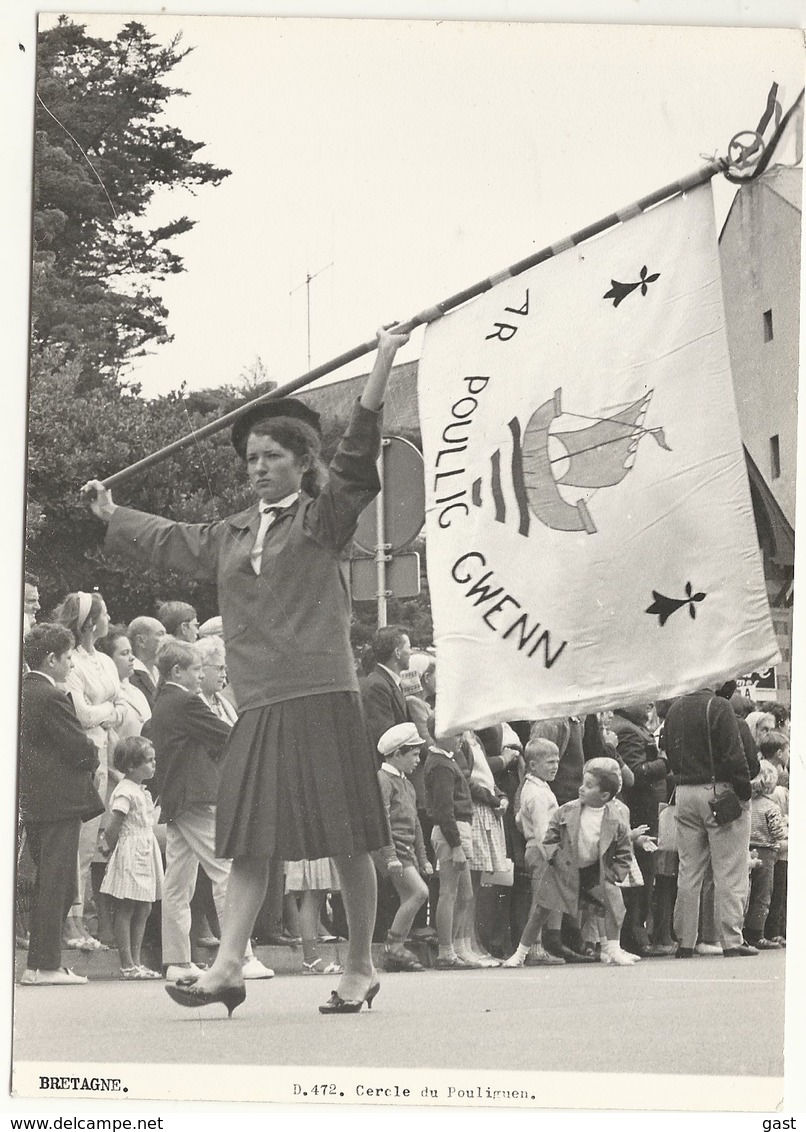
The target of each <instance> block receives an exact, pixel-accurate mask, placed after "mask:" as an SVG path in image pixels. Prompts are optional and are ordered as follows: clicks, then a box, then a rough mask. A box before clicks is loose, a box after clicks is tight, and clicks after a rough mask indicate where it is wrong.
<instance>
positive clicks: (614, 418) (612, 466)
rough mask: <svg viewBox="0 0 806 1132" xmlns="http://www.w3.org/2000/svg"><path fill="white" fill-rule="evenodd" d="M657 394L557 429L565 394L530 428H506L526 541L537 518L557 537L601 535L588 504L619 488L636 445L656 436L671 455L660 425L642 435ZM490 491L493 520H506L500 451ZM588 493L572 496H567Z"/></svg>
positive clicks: (475, 489) (477, 496)
mask: <svg viewBox="0 0 806 1132" xmlns="http://www.w3.org/2000/svg"><path fill="white" fill-rule="evenodd" d="M651 400H652V390H650V391H649V392H648V393H646V394H644V396H643V397H639V398H638V400H637V401H633V402H632V404H630V405H627V406H626V407H625V408H623V409H620V410H618V411H617V412H615V413H612V414H611V415H610V416H607V417H598V418H595V419H594V418H592V417H591V416H587V417H585V418H584V419H586V420H588V421H590V420H592V419H593V423H592V424H588V425H583V426H582V427H581V428H577V429H568V428H563V429H552V425H553V424H554V423H555V422H556V421H558V420H559V419H560V418H561V417H562V416H563V415H564V414H563V405H562V388H559V389H555V391H554V396H553V397H551V398H550V399H549V400H548V401H544V402H543V404H542V405H540V406H539V407H538V408H537V409H536V410H535V411H534V413H533V414H532V416H531V417H530V419H529V422H528V423H527V425H526V427H525V429H523V431H522V432H521V424H520V421H519V420H518V418H517V417H513V418H512V420H511V421H509V422H508V427H509V432H510V437H511V442H512V463H511V475H512V484H513V489H514V493H515V498H516V500H517V507H518V524H517V529H518V533H519V534H521V535H527V536H528V534H529V530H530V528H531V520H530V516H531V515H533V516H534V517H535V518H536V519H539V520H540V522H541V523H544V524H545V525H546V526H547V527H551V528H552V530H555V531H587V533H588V534H589V535H592V534H595V533H596V523H595V522H594V519H593V515H592V514H591V510H590V506H589V503H590V499H591V498H592V496H593V495H594V494H595V493H596V492H597V491H599V490H601V489H602V488H607V487H615V485H616V484H619V483H621V481H622V480H623V479H624V477H625V476H626V475H628V473H629V472H630V471H631V469H632V467H633V464H634V462H635V457H636V453H637V450H638V444H639V441H640V440H641V439H642V438H643V437H645V436H651V437H652V438H653V439H654V441H655V443H656V444H657V445H658V446H659V447H660V448H665V449H666V450H667V451H670V449H669V445H668V444H667V443H666V436H665V434H664V431H663V427H662V426H657V427H655V428H644V427H643V421H644V417H645V416H646V413H647V409H648V408H649V403H650V401H651ZM489 486H490V492H491V495H492V499H493V503H494V507H495V520H496V522H498V523H504V522H506V521H507V506H506V502H505V500H504V496H503V493H502V491H501V449H500V448H497V449H496V450H495V452H494V453H493V454H492V457H491V458H490V483H489ZM569 488H570V489H577V488H581V489H585V490H586V491H587V492H588V494H587V495H586V496H584V497H583V496H580V495H579V493H578V491H574V492H573V493H572V494H571V495H570V496H569V494H568V493H567V492H566V491H564V490H563V489H569ZM471 498H472V501H473V504H474V506H476V507H480V506H481V505H482V500H483V498H484V485H483V480H482V478H481V477H478V478H477V479H476V480H475V481H474V483H473V486H472V490H471Z"/></svg>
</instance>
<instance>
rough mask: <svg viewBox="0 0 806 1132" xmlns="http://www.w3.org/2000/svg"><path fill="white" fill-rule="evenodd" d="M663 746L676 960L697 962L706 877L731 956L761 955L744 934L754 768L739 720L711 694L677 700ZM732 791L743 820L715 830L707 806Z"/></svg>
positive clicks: (725, 949)
mask: <svg viewBox="0 0 806 1132" xmlns="http://www.w3.org/2000/svg"><path fill="white" fill-rule="evenodd" d="M665 746H666V752H667V755H668V758H669V765H670V767H671V769H672V771H673V773H674V780H675V821H676V823H677V848H678V853H679V855H680V868H679V872H678V878H677V901H676V903H675V910H674V929H675V935H676V936H677V943H678V948H677V954H678V956H679V957H680V958H683V959H688V958H690V957H691V956H692V955H694V948H695V945H696V942H697V924H698V919H699V910H700V891H701V889H702V882H703V876H704V874H705V871H706V869H707V866H708V864H709V862H710V864H711V866H712V868H713V874H714V889H715V896H716V901H715V902H716V921H717V928H718V930H719V935H720V941H721V943H722V952H723V954H724V955H726V956H728V957H732V956H743V955H757V954H758V952H757V950H756V948H754V947H749V946H747V945H746V944H745V942H744V938H743V935H742V924H743V922H744V903H745V897H746V895H747V884H748V870H747V863H748V856H749V851H750V767H749V766H748V761H747V756H746V754H745V751H744V747H743V745H742V741H741V738H740V735H739V728H738V727H737V724H736V717H735V716H734V714H733V709H732V708H731V706H730V704H729V703H728V701H727V700H725V699H722V698H721V697H720V696H716V695H715V694H714V693H713V691H711V689H709V688H703V689H701V690H700V691H698V692H691V693H690V694H689V695H687V696H683V697H681V698H680V699H679V700H675V702H674V703H673V704H672V706H671V707H670V708H669V713H668V715H667V716H666V724H665ZM731 788H732V789H733V790H735V792H736V794H737V795H738V797H739V799H740V800H741V803H742V806H741V814H740V816H739V817H737V818H736V819H735V820H734V821H732V822H729V823H728V824H727V825H717V823H716V821H715V819H714V816H713V814H712V812H711V808H710V803H711V802H712V801H713V800H714V799H715V798H718V797H720V796H724V795H725V794H726V793H729V792H730V790H731Z"/></svg>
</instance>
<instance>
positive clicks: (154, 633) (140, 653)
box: [126, 617, 165, 710]
mask: <svg viewBox="0 0 806 1132" xmlns="http://www.w3.org/2000/svg"><path fill="white" fill-rule="evenodd" d="M126 634H127V636H128V638H129V643H130V644H131V646H132V652H133V653H134V672H132V674H131V676H130V677H129V683H130V684H133V685H134V686H135V688H139V689H140V691H141V692H142V693H143V695H144V696H145V698H146V699H147V700H148V706H149V707H150V708H151V709H152V710H153V708H154V700H155V699H156V696H157V682H158V672H157V653H158V652H159V647H160V645H161V644H162V641H163V639H164V637H165V626H164V625H163V624H162V622H161V621H158V620H157V619H156V617H135V619H134V621H132V622H131V624H130V625H129V628H128V629H127V630H126Z"/></svg>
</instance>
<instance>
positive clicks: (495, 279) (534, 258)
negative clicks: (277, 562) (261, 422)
mask: <svg viewBox="0 0 806 1132" xmlns="http://www.w3.org/2000/svg"><path fill="white" fill-rule="evenodd" d="M728 168H729V162H728V159H727V158H724V157H718V158H715V159H714V160H713V161H709V162H708V164H707V165H703V166H702V167H701V168H700V169H697V170H696V171H695V172H693V173H691V174H689V176H687V177H682V178H681V179H680V180H678V181H672V182H670V184H668V185H664V186H663V188H661V189H656V190H655V192H652V193H649V195H648V196H645V197H642V198H641V200H638V201H634V202H633V203H632V204H629V205H627V206H626V207H625V208H621V209H619V210H618V211H617V212H611V213H610V215H609V216H605V217H603V218H602V219H601V220H597V221H596V222H595V223H594V224H589V225H588V226H587V227H586V228H581V229H580V230H579V231H578V232H574V233H573V235H571V236H567V237H566V238H565V239H564V240H559V241H557V243H554V244H550V245H549V246H548V247H546V248H542V249H541V250H540V251H538V252H534V253H533V254H532V255H529V256H527V257H526V259H521V260H518V262H517V263H513V264H512V265H511V266H510V267H507V268H505V269H504V270H503V271H499V272H497V273H496V274H495V275H491V276H489V277H488V278H487V279H483V280H481V282H479V283H474V284H473V286H472V287H467V288H465V290H463V291H458V292H457V293H456V294H455V295H451V296H450V298H448V299H443V300H442V302H441V303H436V304H435V305H434V306H432V307H426V308H425V309H424V310H421V311H420V312H419V314H415V315H414V316H413V317H412V318H410V319H408V321H407V322H403V323H399V324H398V326H399V329H400V330H401V332H405V333H408V332H410V331H412V330H414V329H415V328H416V327H418V326H422V325H424V324H425V323H429V322H434V321H436V319H438V318H441V317H442V316H443V315H444V314H447V313H448V311H451V310H454V309H455V308H456V307H459V306H461V305H462V304H463V303H466V302H468V301H469V300H470V299H475V298H476V297H477V296H479V295H483V294H484V293H485V292H486V291H490V290H491V289H492V288H493V287H495V286H496V285H497V284H498V283H502V282H503V281H504V280H505V279H512V278H514V277H515V276H516V275H520V274H521V273H522V272H524V271H528V270H529V269H530V268H531V267H536V266H537V264H539V263H543V262H544V261H545V260H547V259H551V258H552V257H553V256H555V255H559V254H560V252H564V251H567V250H568V249H569V248H573V247H576V246H577V245H578V244H581V243H583V242H584V241H585V240H590V239H591V238H592V237H593V236H598V235H600V234H601V233H602V232H606V231H607V230H608V228H614V227H615V226H616V225H617V224H623V223H625V222H626V221H628V220H632V219H633V217H635V216H639V215H640V214H641V213H642V212H646V211H647V209H649V208H652V207H653V206H654V205H656V204H660V203H662V202H663V201H665V200H670V199H672V198H673V197H676V196H679V195H680V194H681V193H684V192H687V191H688V190H689V189H693V188H696V187H697V186H698V185H703V184H705V182H706V181H710V180H711V178H712V177H715V176H716V175H717V173H725V172H726V171H727V170H728ZM376 346H377V342H376V340H375V338H372V339H370V340H369V341H367V342H362V343H361V345H360V346H354V347H353V348H352V349H351V350H347V351H346V353H343V354H339V355H338V357H336V358H333V359H331V361H329V362H324V363H323V364H322V365H320V366H316V367H315V368H314V369H312V370H309V371H308V372H307V373H304V374H302V375H301V376H300V377H295V378H294V379H293V380H292V381H288V382H286V383H285V385H280V386H278V387H277V389H272V390H271V392H270V393H264V394H263V395H262V396H261V397H255V398H254V399H253V400H251V401H248V402H247V403H246V404H245V405H240V406H239V407H238V408H237V409H233V410H232V411H231V412H229V413H226V414H225V415H224V416H223V417H219V418H218V420H215V421H210V422H209V424H206V425H203V426H202V427H201V428H199V429H195V430H194V431H192V432H190V433H188V434H187V435H186V436H183V437H180V439H179V440H175V441H174V442H173V443H172V444H168V445H166V446H165V448H160V449H159V451H157V452H153V453H152V454H151V455H150V456H146V457H144V458H143V459H142V460H138V461H137V462H136V463H135V464H130V465H129V467H127V468H123V469H122V470H121V471H119V472H115V473H114V474H113V475H111V476H108V477H107V478H106V479H105V480H103V481H102V483H103V485H104V487H107V488H111V487H114V486H115V485H116V484H119V483H122V482H123V481H124V480H127V479H129V478H131V477H132V476H135V475H137V474H138V473H140V472H143V471H145V470H146V469H147V468H152V467H153V466H154V465H155V464H159V463H161V462H162V461H163V460H166V459H167V458H168V457H169V456H173V455H174V454H175V453H177V452H181V451H182V450H183V449H185V448H188V447H189V446H190V445H192V444H196V443H197V441H199V440H203V439H204V438H205V437H207V436H213V435H214V433H217V432H220V431H221V430H222V429H225V428H227V427H228V426H229V425H233V424H234V423H235V421H237V420H238V418H239V417H241V416H243V414H244V413H246V412H249V411H250V410H251V409H253V408H254V407H255V405H260V404H263V403H264V402H267V401H275V400H277V399H278V398H280V397H286V396H288V394H290V393H294V392H295V391H296V390H298V389H302V388H303V387H304V386H306V385H310V384H311V383H312V382H314V381H316V380H317V378H320V377H324V376H325V374H328V373H333V371H334V370H337V369H340V368H341V367H342V366H346V365H348V364H349V363H350V362H353V361H355V360H356V359H357V358H361V357H363V356H364V355H365V354H370V353H372V351H373V350H374V349H375V348H376Z"/></svg>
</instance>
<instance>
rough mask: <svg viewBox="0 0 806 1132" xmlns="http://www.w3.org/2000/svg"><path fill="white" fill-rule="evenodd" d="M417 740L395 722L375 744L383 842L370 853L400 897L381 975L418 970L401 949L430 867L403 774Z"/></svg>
mask: <svg viewBox="0 0 806 1132" xmlns="http://www.w3.org/2000/svg"><path fill="white" fill-rule="evenodd" d="M422 746H423V741H422V739H421V738H420V734H419V732H418V731H417V728H416V727H415V726H414V724H413V723H398V724H396V725H395V726H394V727H390V728H389V729H388V730H386V731H384V733H383V735H381V737H380V739H379V740H378V753H379V754H380V755H382V756H383V760H384V761H383V763H382V765H381V768H380V770H379V771H378V782H379V784H380V787H381V797H382V799H383V804H384V809H385V811H386V818H387V821H388V823H389V844H388V845H386V846H384V848H383V849H378V850H376V851H375V852H374V853H373V858H374V860H375V865H376V867H377V869H378V871H379V873H380V874H381V876H384V877H389V879H390V880H391V882H392V884H393V885H394V887H395V891H396V892H397V894H398V896H399V897H400V907H399V908H398V910H397V915H396V916H395V918H394V920H393V921H392V926H391V927H390V929H389V932H388V934H387V936H386V944H385V946H384V951H383V963H384V967H385V969H386V970H387V971H422V970H423V967H422V964H421V963H420V962H419V961H418V960H417V958H416V956H414V955H413V954H412V953H411V952H410V951H409V950H408V949H407V948H406V939H407V937H408V934H409V932H410V931H411V925H412V923H413V921H414V917H415V916H416V915H417V913H418V912H419V910H420V908H421V907H422V906H423V904H424V903H425V901H426V900H427V899H428V886H427V885H426V883H425V881H424V880H423V876H430V875H431V872H432V869H431V865H430V863H429V861H428V858H427V856H426V853H425V841H424V840H423V831H422V829H421V827H420V821H419V819H418V817H417V795H416V793H415V790H414V786H413V785H412V784H411V782H409V779H408V776H409V775H410V774H411V772H412V771H413V770H414V769H415V767H416V766H417V765H418V763H419V761H420V751H421V748H422Z"/></svg>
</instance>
